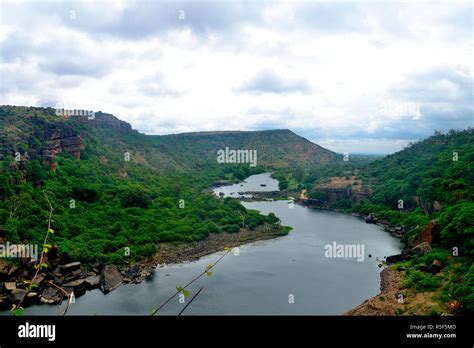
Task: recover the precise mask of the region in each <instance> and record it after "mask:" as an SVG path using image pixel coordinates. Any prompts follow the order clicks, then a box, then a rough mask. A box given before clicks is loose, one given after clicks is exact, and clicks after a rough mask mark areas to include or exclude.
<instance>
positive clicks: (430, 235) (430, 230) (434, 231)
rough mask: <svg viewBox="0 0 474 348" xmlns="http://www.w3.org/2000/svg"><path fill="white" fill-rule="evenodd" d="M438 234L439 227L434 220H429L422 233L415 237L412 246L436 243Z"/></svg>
mask: <svg viewBox="0 0 474 348" xmlns="http://www.w3.org/2000/svg"><path fill="white" fill-rule="evenodd" d="M440 232H441V226H440V225H439V224H438V223H437V222H436V220H431V221H430V222H429V223H428V225H426V227H425V228H424V229H423V231H421V232H420V233H419V234H418V235H417V236H416V238H415V240H414V242H413V244H414V245H418V244H422V243H428V244H431V243H436V242H438V241H439V236H440Z"/></svg>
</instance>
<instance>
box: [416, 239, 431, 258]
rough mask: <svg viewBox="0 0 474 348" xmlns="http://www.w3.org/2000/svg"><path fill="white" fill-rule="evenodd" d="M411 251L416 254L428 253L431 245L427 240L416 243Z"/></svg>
mask: <svg viewBox="0 0 474 348" xmlns="http://www.w3.org/2000/svg"><path fill="white" fill-rule="evenodd" d="M412 250H413V252H414V253H415V254H417V255H420V256H421V255H424V254H426V253H429V252H430V251H431V250H432V249H431V245H429V244H428V243H427V242H424V243H421V244H418V245H416V246H414V247H413V248H412Z"/></svg>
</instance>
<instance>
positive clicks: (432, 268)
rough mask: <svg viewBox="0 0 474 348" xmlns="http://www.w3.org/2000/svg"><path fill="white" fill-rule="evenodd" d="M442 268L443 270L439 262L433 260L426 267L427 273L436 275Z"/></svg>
mask: <svg viewBox="0 0 474 348" xmlns="http://www.w3.org/2000/svg"><path fill="white" fill-rule="evenodd" d="M442 268H443V264H442V263H441V262H440V261H438V260H433V262H431V264H430V265H429V266H428V269H427V271H428V272H430V273H432V274H436V273H438V272H439V271H441V269H442Z"/></svg>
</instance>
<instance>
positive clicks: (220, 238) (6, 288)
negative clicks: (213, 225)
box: [0, 224, 290, 309]
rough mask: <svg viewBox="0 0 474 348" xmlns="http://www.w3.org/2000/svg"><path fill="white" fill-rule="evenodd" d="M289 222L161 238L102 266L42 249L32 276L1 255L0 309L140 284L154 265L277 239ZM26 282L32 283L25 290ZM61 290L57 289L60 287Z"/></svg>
mask: <svg viewBox="0 0 474 348" xmlns="http://www.w3.org/2000/svg"><path fill="white" fill-rule="evenodd" d="M289 230H290V229H289V228H288V227H284V226H280V225H269V224H265V225H262V226H258V227H257V228H255V229H254V230H241V231H240V232H238V233H227V232H222V233H218V234H210V235H209V237H208V238H206V239H204V240H201V241H196V242H192V243H180V244H176V243H162V244H160V245H159V246H158V252H157V253H156V254H155V255H154V256H152V257H150V258H148V259H145V260H142V261H140V262H126V263H125V264H124V265H103V264H101V263H98V262H93V263H81V262H77V261H72V262H70V261H71V259H70V258H68V257H66V258H61V257H59V255H58V253H57V250H56V249H54V248H53V249H52V251H51V252H50V253H48V254H47V257H46V259H45V263H46V264H48V268H47V269H46V270H44V271H43V272H41V273H39V274H38V276H36V277H35V278H34V279H32V277H33V274H34V271H35V270H34V268H33V265H34V264H33V263H32V262H27V260H23V262H22V264H20V265H14V264H12V263H9V262H7V261H5V260H0V277H2V278H3V280H5V281H4V282H3V283H0V309H10V308H11V306H12V305H13V304H14V303H18V301H20V300H21V299H22V298H23V297H25V296H26V297H25V299H24V301H23V304H22V307H28V306H30V305H33V304H40V303H43V304H60V303H61V302H62V300H64V299H66V298H67V296H65V294H66V293H68V294H70V293H74V297H80V296H83V295H84V294H86V293H87V291H90V290H94V289H100V290H101V291H102V292H103V293H104V294H107V293H109V292H111V291H113V290H115V289H116V288H118V287H119V286H120V285H122V284H128V283H132V284H139V283H142V282H143V281H144V280H145V279H147V278H149V277H151V276H152V274H153V270H154V269H155V267H157V266H163V265H166V264H178V263H185V262H192V261H195V260H197V259H199V258H201V257H203V256H206V255H209V254H212V253H215V252H218V251H222V250H224V248H225V247H229V248H234V247H237V246H240V245H243V244H246V243H251V242H255V241H259V240H267V239H272V238H277V237H281V236H284V235H286V234H288V232H289ZM28 281H30V282H31V281H32V282H33V283H35V284H37V287H35V289H34V290H32V291H27V286H28V283H27V282H28ZM61 289H62V290H61Z"/></svg>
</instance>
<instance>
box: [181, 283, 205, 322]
mask: <svg viewBox="0 0 474 348" xmlns="http://www.w3.org/2000/svg"><path fill="white" fill-rule="evenodd" d="M202 289H203V288H202V287H201V289H199V290H198V292H196V294H195V295H194V296H193V297H192V298H191V299H190V300H189V302H188V303H187V304H186V306H184V308H183V309H182V310H181V312H179V314H178V317H179V316H180V315H181V314H183V312H184V311H185V310H186V308H188V306H189V305H190V304H191V302H193V301H194V299H195V298H196V297H197V295H199V293H200V292H201V290H202Z"/></svg>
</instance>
